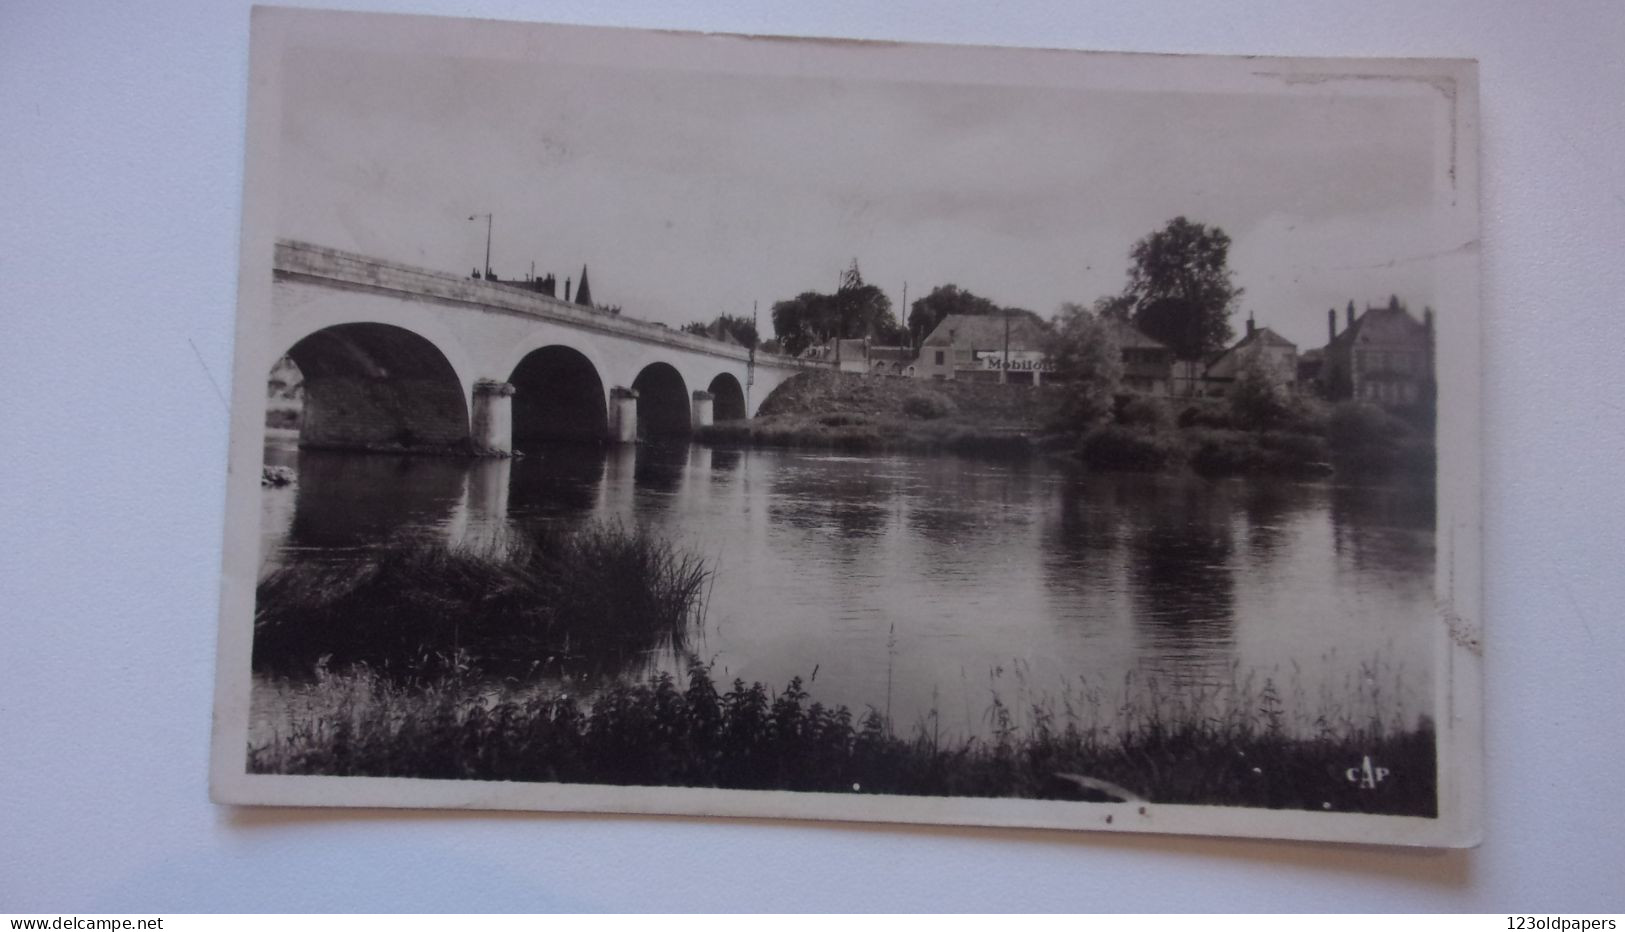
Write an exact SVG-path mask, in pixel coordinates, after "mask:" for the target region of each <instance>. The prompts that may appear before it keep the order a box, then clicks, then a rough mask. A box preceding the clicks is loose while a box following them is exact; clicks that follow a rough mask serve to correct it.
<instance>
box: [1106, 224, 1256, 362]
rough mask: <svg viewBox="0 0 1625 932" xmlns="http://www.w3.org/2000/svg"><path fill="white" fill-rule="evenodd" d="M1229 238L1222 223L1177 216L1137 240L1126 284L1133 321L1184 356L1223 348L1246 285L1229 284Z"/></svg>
mask: <svg viewBox="0 0 1625 932" xmlns="http://www.w3.org/2000/svg"><path fill="white" fill-rule="evenodd" d="M1229 255H1230V237H1229V236H1228V235H1227V234H1226V233H1225V232H1224V231H1223V230H1222V229H1220V228H1218V227H1212V228H1209V227H1208V226H1206V225H1205V224H1201V223H1192V222H1190V221H1189V220H1186V219H1185V218H1184V217H1175V218H1174V219H1172V220H1170V221H1168V224H1167V226H1165V227H1163V228H1162V229H1161V230H1158V231H1157V232H1155V233H1152V234H1151V235H1150V236H1147V237H1145V238H1144V239H1142V240H1140V241H1139V242H1137V243H1135V244H1134V248H1133V249H1131V250H1130V251H1129V257H1130V258H1131V259H1133V260H1134V264H1133V265H1132V266H1130V267H1129V270H1128V274H1129V283H1128V289H1127V290H1126V291H1125V292H1124V297H1126V298H1131V299H1133V302H1134V323H1135V324H1136V325H1137V326H1138V327H1139V328H1140V330H1142V331H1144V332H1145V334H1146V335H1147V336H1150V337H1153V338H1155V339H1157V340H1160V341H1162V342H1163V343H1165V344H1167V345H1168V346H1169V347H1170V348H1171V349H1172V350H1173V352H1174V355H1175V356H1176V357H1178V358H1180V359H1184V360H1196V359H1201V358H1202V357H1203V356H1206V355H1207V354H1209V353H1212V352H1214V351H1216V350H1219V349H1223V348H1224V347H1225V346H1226V345H1228V344H1229V342H1230V339H1231V337H1232V336H1234V331H1232V330H1231V328H1230V314H1231V312H1232V310H1233V308H1234V306H1235V303H1236V300H1237V299H1238V298H1240V297H1241V294H1242V289H1240V288H1237V287H1236V286H1235V285H1234V284H1232V283H1231V279H1232V277H1233V276H1234V273H1233V272H1231V271H1230V268H1229V264H1228V263H1229Z"/></svg>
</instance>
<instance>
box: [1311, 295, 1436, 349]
mask: <svg viewBox="0 0 1625 932" xmlns="http://www.w3.org/2000/svg"><path fill="white" fill-rule="evenodd" d="M1426 338H1427V325H1426V324H1423V323H1422V322H1421V321H1419V320H1417V319H1416V318H1414V317H1412V316H1411V312H1410V311H1407V310H1406V309H1405V306H1404V305H1402V304H1399V303H1398V302H1393V303H1390V304H1387V305H1384V306H1383V307H1368V308H1366V309H1365V313H1363V314H1361V315H1360V316H1359V317H1356V318H1355V319H1354V323H1352V324H1350V325H1349V326H1348V329H1346V330H1344V331H1343V332H1342V333H1339V334H1338V335H1337V336H1335V337H1333V338H1332V342H1331V343H1329V344H1327V345H1328V346H1342V345H1346V344H1348V343H1350V342H1359V343H1398V342H1404V341H1407V340H1424V339H1426Z"/></svg>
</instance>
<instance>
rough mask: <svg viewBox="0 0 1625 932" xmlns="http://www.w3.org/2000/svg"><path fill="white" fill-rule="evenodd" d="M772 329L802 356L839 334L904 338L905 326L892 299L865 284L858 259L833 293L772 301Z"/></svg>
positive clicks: (791, 351)
mask: <svg viewBox="0 0 1625 932" xmlns="http://www.w3.org/2000/svg"><path fill="white" fill-rule="evenodd" d="M773 333H774V335H775V336H776V337H777V338H778V340H779V342H780V343H781V344H782V345H783V346H784V350H785V352H787V353H789V354H790V355H792V356H799V355H801V354H802V353H804V352H806V350H807V348H808V347H811V346H816V345H818V344H820V343H826V342H828V341H830V340H832V339H834V338H836V337H840V338H842V339H847V340H851V339H857V338H859V337H871V338H873V339H875V340H877V341H881V342H887V341H890V340H894V339H901V334H902V327H901V326H899V325H898V323H897V318H896V317H894V316H893V315H892V312H891V299H890V298H888V297H886V294H885V292H883V291H881V290H880V289H879V288H877V287H875V286H874V285H870V284H866V283H865V282H864V281H863V275H862V273H861V272H859V271H858V263H857V260H856V259H854V260H853V261H852V267H851V268H849V269H847V271H846V272H845V273H844V274H842V276H841V283H840V287H839V288H837V289H836V292H835V293H834V294H823V293H820V292H817V291H803V292H802V293H801V294H799V295H796V296H795V297H794V298H791V299H789V300H787V301H779V302H776V303H775V304H774V305H773Z"/></svg>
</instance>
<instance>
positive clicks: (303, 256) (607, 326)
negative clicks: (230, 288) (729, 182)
mask: <svg viewBox="0 0 1625 932" xmlns="http://www.w3.org/2000/svg"><path fill="white" fill-rule="evenodd" d="M273 271H274V274H276V275H281V276H294V277H304V278H311V279H317V280H321V281H323V282H325V283H328V284H333V285H338V286H341V287H343V286H347V287H352V288H361V289H366V290H372V291H382V292H387V293H394V294H396V295H399V296H402V297H406V298H409V299H414V300H430V301H438V302H443V303H449V304H459V305H468V306H472V307H474V308H477V309H480V310H484V311H488V312H492V311H494V312H502V313H511V314H520V315H525V316H529V317H535V318H539V319H542V320H549V321H553V322H556V323H560V324H565V325H567V326H571V327H576V328H579V329H583V330H592V331H598V332H600V333H604V334H609V335H613V336H617V337H620V338H623V339H632V340H639V341H642V342H646V343H656V344H660V345H664V346H673V347H680V348H682V349H685V350H688V351H690V352H696V353H704V354H706V355H709V356H717V357H721V358H723V359H730V360H734V361H736V362H745V361H747V360H749V359H750V351H749V350H747V349H745V348H744V347H742V346H732V345H729V344H726V343H720V342H718V341H716V340H712V339H710V338H708V337H701V336H696V335H694V334H690V333H683V332H682V331H680V330H673V329H671V328H670V327H667V326H665V325H663V324H657V323H652V322H650V321H646V320H638V319H637V318H633V317H626V316H624V315H621V314H611V313H609V312H607V311H600V310H597V309H595V308H590V307H586V306H583V305H580V304H575V303H573V302H569V301H563V300H560V299H558V298H552V297H548V296H547V295H543V294H538V293H535V292H529V291H522V290H520V289H517V288H510V287H507V286H505V285H503V284H501V283H498V282H487V281H482V280H480V279H475V278H463V277H461V276H458V275H453V274H451V273H447V272H436V271H433V270H431V269H423V268H417V267H414V266H410V265H405V264H401V263H396V262H389V261H386V260H383V259H377V258H374V257H371V256H363V255H360V254H358V253H352V252H345V251H344V250H341V249H333V248H331V247H327V246H318V245H316V244H314V243H306V242H302V241H299V240H278V241H277V244H276V257H275V261H274V263H273ZM756 365H757V366H758V367H761V366H772V367H776V368H780V369H827V368H830V364H829V363H827V362H824V361H820V360H810V359H797V358H793V357H790V356H780V355H777V354H772V353H758V354H757V355H756Z"/></svg>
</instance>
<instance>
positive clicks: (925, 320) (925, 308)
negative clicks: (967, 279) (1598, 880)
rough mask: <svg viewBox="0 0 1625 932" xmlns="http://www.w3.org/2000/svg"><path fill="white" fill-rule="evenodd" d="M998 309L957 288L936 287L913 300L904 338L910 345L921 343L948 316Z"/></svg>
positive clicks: (949, 286) (993, 312) (982, 312)
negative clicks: (905, 337)
mask: <svg viewBox="0 0 1625 932" xmlns="http://www.w3.org/2000/svg"><path fill="white" fill-rule="evenodd" d="M997 313H999V306H998V305H997V304H994V303H993V302H992V301H989V300H988V299H986V298H984V297H982V296H981V295H976V294H972V293H970V292H969V291H966V290H964V289H962V288H960V287H959V286H958V285H938V286H937V287H935V288H933V289H931V293H930V294H928V295H926V296H925V297H923V298H920V299H919V300H917V301H915V302H914V303H913V305H911V306H910V307H909V311H908V338H909V342H910V343H912V344H913V345H914V346H916V347H917V346H919V345H920V344H921V343H924V342H925V338H926V337H928V336H930V335H931V331H933V330H935V329H937V325H938V324H940V323H942V319H943V318H945V317H947V316H948V315H949V314H988V315H991V314H997Z"/></svg>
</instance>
